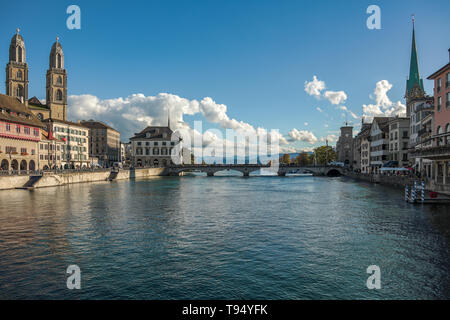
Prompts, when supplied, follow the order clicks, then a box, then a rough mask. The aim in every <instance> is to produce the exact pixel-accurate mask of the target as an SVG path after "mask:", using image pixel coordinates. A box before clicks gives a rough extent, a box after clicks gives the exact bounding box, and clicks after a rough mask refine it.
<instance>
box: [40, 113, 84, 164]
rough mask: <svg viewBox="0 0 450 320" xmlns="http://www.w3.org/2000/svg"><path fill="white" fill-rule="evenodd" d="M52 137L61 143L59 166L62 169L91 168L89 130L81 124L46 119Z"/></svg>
mask: <svg viewBox="0 0 450 320" xmlns="http://www.w3.org/2000/svg"><path fill="white" fill-rule="evenodd" d="M44 123H46V124H47V126H48V128H49V130H52V132H53V136H54V137H55V138H57V139H58V140H61V141H62V142H63V143H62V145H61V147H62V153H61V157H62V159H61V165H62V166H63V168H64V169H81V168H87V167H90V166H91V161H90V159H89V141H88V138H89V129H88V128H86V127H85V126H83V125H82V124H81V123H75V122H70V121H63V120H55V119H46V120H44Z"/></svg>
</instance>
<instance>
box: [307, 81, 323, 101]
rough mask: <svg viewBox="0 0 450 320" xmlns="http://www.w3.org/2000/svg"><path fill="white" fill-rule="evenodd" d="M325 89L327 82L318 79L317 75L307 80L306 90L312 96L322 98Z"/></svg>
mask: <svg viewBox="0 0 450 320" xmlns="http://www.w3.org/2000/svg"><path fill="white" fill-rule="evenodd" d="M324 89H325V82H323V81H320V80H318V79H317V77H316V76H313V80H312V81H310V82H308V81H305V91H306V93H307V94H309V95H310V96H313V97H316V98H317V99H319V98H320V94H321V91H322V90H324Z"/></svg>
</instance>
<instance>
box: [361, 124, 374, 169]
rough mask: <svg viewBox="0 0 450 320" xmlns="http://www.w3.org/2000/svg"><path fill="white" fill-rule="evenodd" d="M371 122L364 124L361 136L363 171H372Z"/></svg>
mask: <svg viewBox="0 0 450 320" xmlns="http://www.w3.org/2000/svg"><path fill="white" fill-rule="evenodd" d="M371 126H372V125H371V124H370V123H365V124H363V127H362V129H361V132H360V133H359V136H360V137H361V172H362V173H370V129H371Z"/></svg>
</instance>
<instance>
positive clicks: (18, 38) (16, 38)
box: [11, 32, 24, 45]
mask: <svg viewBox="0 0 450 320" xmlns="http://www.w3.org/2000/svg"><path fill="white" fill-rule="evenodd" d="M23 42H24V41H23V37H22V35H21V34H19V33H18V32H17V33H16V34H15V35H13V37H12V38H11V44H12V45H16V44H17V43H23Z"/></svg>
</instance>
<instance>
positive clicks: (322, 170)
mask: <svg viewBox="0 0 450 320" xmlns="http://www.w3.org/2000/svg"><path fill="white" fill-rule="evenodd" d="M261 168H270V165H261V164H184V165H172V166H169V167H167V171H166V172H167V174H168V175H171V176H178V175H180V173H182V172H205V173H206V174H207V176H208V177H212V176H214V174H215V173H216V172H219V171H229V170H234V171H239V172H241V173H242V175H243V176H244V177H248V176H249V175H250V173H251V172H254V171H257V170H260V169H261ZM274 170H275V168H274ZM343 172H344V170H343V168H342V167H334V166H297V165H280V166H279V167H278V170H277V174H278V175H279V176H286V174H288V173H312V174H313V175H315V176H329V177H330V176H340V175H342V174H343Z"/></svg>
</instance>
